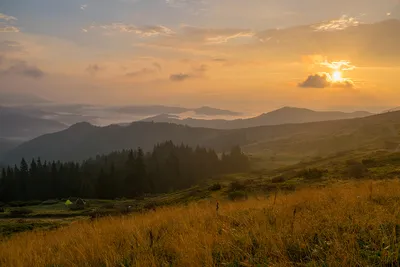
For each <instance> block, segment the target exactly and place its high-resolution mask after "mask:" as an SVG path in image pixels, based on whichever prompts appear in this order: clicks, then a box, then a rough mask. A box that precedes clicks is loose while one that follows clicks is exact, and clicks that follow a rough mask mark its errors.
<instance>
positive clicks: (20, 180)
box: [0, 142, 249, 202]
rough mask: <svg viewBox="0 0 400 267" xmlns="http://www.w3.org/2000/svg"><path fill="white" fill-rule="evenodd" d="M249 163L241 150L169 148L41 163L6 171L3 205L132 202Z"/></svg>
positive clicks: (0, 191)
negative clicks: (84, 200) (80, 199)
mask: <svg viewBox="0 0 400 267" xmlns="http://www.w3.org/2000/svg"><path fill="white" fill-rule="evenodd" d="M248 169H249V160H248V158H247V156H245V155H244V154H243V153H242V151H241V149H240V147H234V148H232V150H231V151H230V153H227V154H225V153H224V154H222V155H221V156H220V157H219V156H218V155H217V153H216V152H215V151H214V150H210V149H206V148H201V147H197V148H195V149H193V148H190V147H188V146H186V145H174V144H173V143H172V142H165V143H162V144H158V145H156V146H155V147H154V149H153V151H152V152H151V153H144V151H143V150H142V149H140V148H138V149H136V150H124V151H121V152H114V153H111V154H109V155H106V156H105V155H102V156H100V155H99V156H96V158H92V159H89V160H86V161H84V162H82V163H76V162H60V161H58V162H55V161H53V162H42V161H41V160H40V158H38V159H33V160H32V161H30V162H27V161H26V160H25V159H22V160H21V163H20V165H19V166H17V165H15V166H8V167H6V168H3V169H2V172H1V179H0V201H3V202H7V201H16V200H20V201H26V200H47V199H54V198H68V197H70V196H79V197H84V198H101V199H113V198H117V197H127V198H133V197H138V196H142V195H144V194H157V193H166V192H171V191H174V190H179V189H184V188H188V187H190V186H193V185H195V184H198V183H199V182H201V181H202V180H206V179H209V178H211V177H212V176H215V175H219V174H226V173H235V172H245V171H247V170H248Z"/></svg>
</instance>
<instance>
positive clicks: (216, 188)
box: [209, 183, 222, 191]
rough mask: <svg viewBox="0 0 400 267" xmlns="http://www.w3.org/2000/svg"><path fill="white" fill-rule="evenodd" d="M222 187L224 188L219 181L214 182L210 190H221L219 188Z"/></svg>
mask: <svg viewBox="0 0 400 267" xmlns="http://www.w3.org/2000/svg"><path fill="white" fill-rule="evenodd" d="M221 189H222V186H221V184H219V183H216V184H213V185H212V186H210V188H209V190H210V191H219V190H221Z"/></svg>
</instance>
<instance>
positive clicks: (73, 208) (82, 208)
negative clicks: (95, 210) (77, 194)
mask: <svg viewBox="0 0 400 267" xmlns="http://www.w3.org/2000/svg"><path fill="white" fill-rule="evenodd" d="M68 208H69V209H70V210H71V211H77V210H84V209H85V206H84V205H76V204H75V203H73V204H71V205H68Z"/></svg>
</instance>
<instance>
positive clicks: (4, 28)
mask: <svg viewBox="0 0 400 267" xmlns="http://www.w3.org/2000/svg"><path fill="white" fill-rule="evenodd" d="M2 21H3V22H2ZM4 21H5V22H4ZM15 21H17V18H16V17H13V16H9V15H6V14H3V13H0V32H19V31H20V29H19V28H18V27H16V26H13V25H12V24H13V22H15Z"/></svg>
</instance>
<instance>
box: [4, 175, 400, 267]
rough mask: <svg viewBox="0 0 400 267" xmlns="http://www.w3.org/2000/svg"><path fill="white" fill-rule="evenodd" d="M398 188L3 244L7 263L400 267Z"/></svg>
mask: <svg viewBox="0 0 400 267" xmlns="http://www.w3.org/2000/svg"><path fill="white" fill-rule="evenodd" d="M399 248H400V182H399V180H391V181H379V182H372V181H366V182H351V183H341V184H336V185H333V186H330V187H328V188H320V189H318V188H308V189H302V190H300V191H298V192H296V193H293V194H289V195H278V197H277V199H276V203H275V204H274V196H272V197H271V198H269V199H262V200H257V199H250V200H248V201H244V202H222V203H220V210H219V214H216V210H215V202H212V203H211V202H210V201H209V202H199V203H193V204H191V205H189V206H187V207H172V208H163V209H159V210H157V212H151V213H148V214H143V215H136V216H135V215H133V216H129V217H123V218H121V217H120V218H106V219H101V220H98V221H94V222H89V221H87V222H76V223H74V224H72V225H70V226H68V227H65V228H62V229H59V230H56V231H51V232H31V233H24V234H20V235H17V236H14V237H12V238H11V239H9V240H7V241H4V242H3V243H0V265H1V266H7V267H8V266H10V267H19V266H29V267H35V266H40V267H42V266H94V267H101V266H293V265H299V266H399V257H400V256H399Z"/></svg>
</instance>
